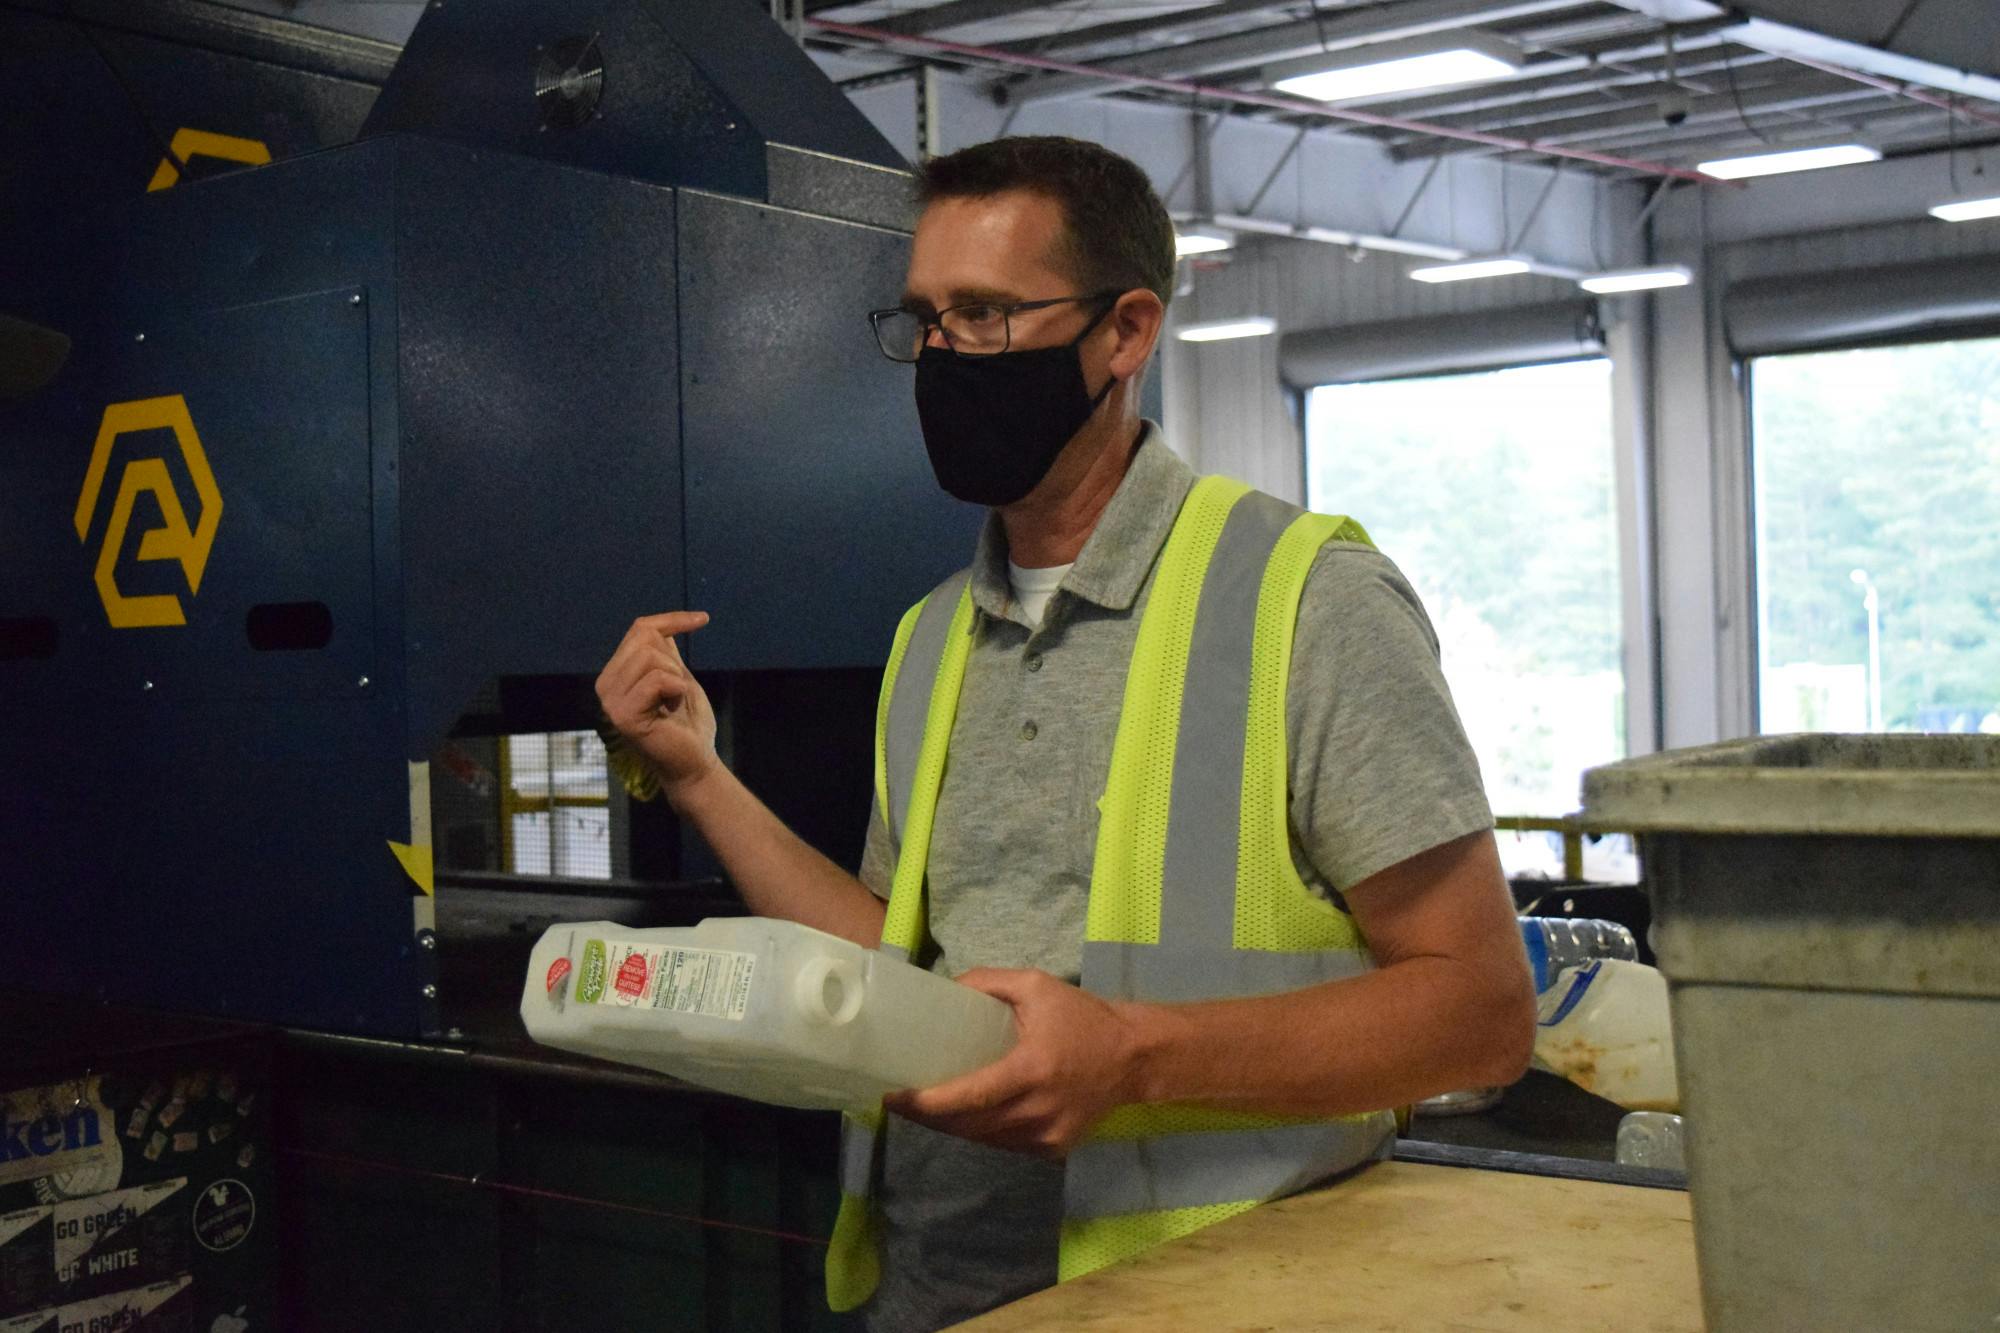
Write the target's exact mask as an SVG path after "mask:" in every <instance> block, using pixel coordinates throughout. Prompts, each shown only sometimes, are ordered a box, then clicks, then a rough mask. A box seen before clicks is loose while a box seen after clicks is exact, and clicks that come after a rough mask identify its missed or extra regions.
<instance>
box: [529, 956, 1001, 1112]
mask: <svg viewBox="0 0 2000 1333" xmlns="http://www.w3.org/2000/svg"><path fill="white" fill-rule="evenodd" d="M521 1021H522V1022H523V1023H524V1024H526V1025H527V1029H528V1035H529V1036H530V1037H532V1038H534V1039H535V1040H536V1041H538V1042H540V1043H542V1044H543V1045H545V1046H554V1047H557V1048H559V1049H561V1050H565V1051H575V1052H577V1053H578V1054H580V1055H594V1056H597V1057H599V1058H600V1059H605V1060H617V1061H620V1062H621V1063H624V1064H631V1065H638V1066H640V1067H642V1068H646V1069H652V1070H657V1071H658V1072H660V1073H663V1074H671V1075H673V1076H674V1077H675V1078H679V1079H684V1080H686V1081H687V1082H689V1083H694V1084H698V1085H700V1086H701V1087H704V1088H713V1089H715V1090H716V1091H718V1092H727V1093H734V1094H735V1095H737V1096H740V1097H750V1098H754V1099H755V1100H757V1101H762V1102H771V1103H773V1104H775V1105H778V1106H799V1107H807V1108H814V1109H825V1110H846V1109H851V1108H859V1107H865V1106H872V1105H874V1104H875V1103H876V1102H877V1101H878V1100H880V1098H881V1097H882V1095H883V1094H884V1093H886V1092H893V1091H896V1090H898V1089H901V1088H927V1087H931V1086H933V1085H935V1084H938V1083H942V1082H944V1081H945V1080H946V1079H950V1078H955V1077H957V1076H958V1075H960V1074H963V1073H968V1072H970V1071H971V1070H974V1069H977V1068H979V1067H980V1066H981V1065H985V1064H990V1063H991V1062H992V1061H994V1060H997V1059H999V1058H1000V1057H1001V1056H1002V1055H1005V1054H1006V1053H1007V1051H1008V1050H1009V1049H1010V1048H1011V1047H1012V1046H1013V1044H1014V1011H1013V1010H1012V1009H1011V1008H1009V1007H1008V1005H1006V1004H1005V1003H1004V1002H1002V1001H1000V1000H996V999H994V998H993V997H992V996H990V995H987V994H984V993H982V992H980V991H976V990H973V989H972V988H971V987H969V986H961V985H959V984H958V983H957V982H955V981H952V980H950V979H949V978H947V977H941V976H937V975H935V974H933V973H930V972H926V971H924V970H923V969H922V968H920V967H913V966H911V965H910V964H908V963H903V962H898V961H897V960H895V959H893V958H890V957H889V956H888V955H886V954H883V953H879V952H877V951H875V950H873V949H864V948H862V947H861V946H860V945H858V944H855V943H854V942H853V941H852V940H845V939H841V938H840V937H838V936H835V935H828V934H825V933H824V932H822V931H817V930H814V929H812V928H811V927H809V926H801V925H798V924H797V923H795V922H790V921H778V920H773V919H771V918H768V917H725V918H712V919H710V920H707V921H703V922H701V923H700V924H699V925H696V926H691V927H678V928H671V929H652V930H634V929H628V928H626V927H624V926H621V925H618V924H617V923H615V922H611V921H585V922H576V923H571V924H566V925H556V926H551V927H550V928H549V929H548V931H547V932H546V933H544V934H543V936H542V938H541V941H540V942H539V943H538V944H536V946H535V950H534V953H533V954H532V955H531V956H530V959H529V963H528V977H527V981H526V983H525V984H524V986H523V989H522V993H521Z"/></svg>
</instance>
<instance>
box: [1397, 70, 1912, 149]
mask: <svg viewBox="0 0 2000 1333" xmlns="http://www.w3.org/2000/svg"><path fill="white" fill-rule="evenodd" d="M1880 96H1881V94H1880V93H1879V92H1877V91H1876V90H1874V89H1873V88H1861V87H1857V86H1855V85H1854V84H1852V83H1846V82H1841V81H1838V80H1834V81H1829V80H1826V79H1813V80H1810V81H1806V80H1801V81H1797V82H1794V83H1790V84H1785V85H1782V86H1780V87H1777V88H1766V89H1761V90H1758V91H1756V92H1745V93H1744V94H1743V97H1742V101H1741V106H1740V110H1739V105H1738V101H1737V99H1736V98H1735V97H1733V96H1730V95H1729V94H1726V93H1725V94H1723V95H1722V96H1719V97H1701V98H1696V99H1694V100H1693V101H1691V102H1690V103H1689V106H1688V113H1687V118H1686V119H1685V120H1683V121H1682V122H1680V124H1679V125H1668V124H1667V123H1666V122H1665V121H1664V120H1663V119H1662V117H1661V115H1660V113H1659V111H1658V110H1657V109H1656V108H1654V107H1652V106H1650V105H1635V106H1626V107H1622V108H1619V109H1617V110H1613V111H1604V112H1599V113H1598V114H1595V115H1589V116H1567V117H1564V118H1563V119H1560V120H1552V121H1549V122H1547V123H1546V124H1542V125H1539V126H1537V127H1536V128H1535V132H1534V133H1533V135H1532V136H1528V137H1532V138H1533V140H1534V142H1535V143H1537V144H1543V145H1561V146H1564V147H1567V146H1570V145H1573V144H1580V143H1590V142H1593V141H1595V140H1598V139H1602V138H1605V137H1607V136H1611V135H1621V134H1626V133H1632V134H1639V135H1642V136H1643V135H1647V134H1651V135H1657V136H1664V135H1666V134H1667V133H1669V132H1676V131H1678V130H1679V129H1680V128H1681V127H1682V126H1696V127H1699V126H1703V125H1716V124H1726V123H1730V122H1737V123H1740V122H1741V121H1742V119H1743V117H1744V116H1745V115H1749V116H1788V115H1796V114H1800V113H1810V112H1813V111H1815V110H1816V109H1818V108H1820V107H1828V106H1842V105H1848V104H1852V103H1856V102H1863V101H1870V100H1873V99H1875V98H1878V97H1880ZM1648 142H1651V140H1648ZM1475 148H1476V145H1460V144H1450V143H1441V142H1438V141H1436V140H1433V141H1432V142H1431V144H1429V145H1424V144H1412V145H1410V146H1408V147H1405V148H1399V149H1392V150H1391V153H1390V155H1391V156H1392V157H1394V158H1395V159H1396V160H1397V161H1399V162H1407V161H1418V160H1422V159H1424V158H1429V157H1440V156H1444V157H1449V156H1454V155H1456V154H1458V153H1461V152H1466V151H1471V150H1473V149H1475Z"/></svg>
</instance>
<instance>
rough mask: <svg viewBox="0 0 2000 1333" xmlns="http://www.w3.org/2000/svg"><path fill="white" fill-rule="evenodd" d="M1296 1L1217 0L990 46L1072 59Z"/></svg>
mask: <svg viewBox="0 0 2000 1333" xmlns="http://www.w3.org/2000/svg"><path fill="white" fill-rule="evenodd" d="M1297 2H1298V0H1290V4H1287V3H1286V0H1219V2H1218V3H1215V4H1207V5H1202V6H1200V7H1199V8H1195V9H1181V10H1176V11H1175V12H1173V13H1171V14H1153V15H1149V16H1148V17H1146V18H1140V19H1119V20H1117V21H1116V22H1113V23H1094V24H1092V25H1091V26H1090V27H1088V28H1070V29H1068V30H1067V31H1064V32H1052V33H1049V34H1047V35H1046V36H1041V37H1027V38H1023V39H1022V40H1020V41H1017V42H994V43H993V46H994V47H995V48H996V49H998V50H1002V51H1032V52H1034V53H1035V54H1037V55H1054V54H1056V53H1057V52H1067V53H1070V54H1071V55H1072V56H1074V55H1075V54H1076V53H1078V52H1084V51H1088V50H1089V49H1090V48H1092V47H1095V46H1106V45H1111V44H1114V43H1117V44H1123V43H1125V42H1126V41H1127V40H1128V39H1130V38H1134V37H1150V38H1156V39H1159V41H1173V40H1176V39H1177V38H1178V37H1179V36H1180V35H1181V34H1183V33H1201V34H1202V35H1204V36H1207V35H1212V34H1208V33H1207V32H1206V31H1205V30H1206V29H1209V28H1213V27H1215V26H1216V25H1218V24H1231V23H1237V22H1239V21H1240V20H1242V19H1245V18H1248V17H1250V16H1252V15H1256V14H1269V13H1273V12H1275V11H1277V10H1280V9H1287V8H1291V7H1293V6H1295V5H1296V4H1297ZM1191 40H1192V39H1191ZM1159 41H1155V42H1154V43H1153V44H1152V45H1158V44H1159ZM1146 49H1149V50H1150V49H1151V46H1148V47H1147V48H1146ZM1106 54H1116V55H1130V54H1132V52H1131V51H1129V50H1127V51H1118V52H1108V53H1106Z"/></svg>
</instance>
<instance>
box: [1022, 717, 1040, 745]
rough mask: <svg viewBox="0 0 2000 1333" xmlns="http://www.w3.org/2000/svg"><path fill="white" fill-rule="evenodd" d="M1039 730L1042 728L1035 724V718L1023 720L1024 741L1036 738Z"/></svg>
mask: <svg viewBox="0 0 2000 1333" xmlns="http://www.w3.org/2000/svg"><path fill="white" fill-rule="evenodd" d="M1039 730H1040V728H1038V727H1037V726H1036V725H1035V723H1034V719H1032V718H1030V719H1029V720H1028V721H1026V722H1023V723H1022V724H1021V739H1022V740H1024V741H1031V740H1033V739H1035V735H1036V733H1037V732H1038V731H1039Z"/></svg>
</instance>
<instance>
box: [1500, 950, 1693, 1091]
mask: <svg viewBox="0 0 2000 1333" xmlns="http://www.w3.org/2000/svg"><path fill="white" fill-rule="evenodd" d="M1535 1063H1536V1064H1537V1065H1539V1066H1540V1067H1542V1068H1543V1069H1548V1070H1551V1071H1553V1072H1555V1073H1557V1074H1560V1075H1562V1076H1563V1077H1564V1078H1566V1079H1568V1080H1569V1081H1570V1082H1572V1083H1574V1084H1576V1085H1577V1086H1578V1087H1580V1088H1583V1089H1585V1090H1586V1091H1589V1092H1594V1093H1596V1094H1597V1095H1598V1096H1600V1097H1606V1098H1609V1099H1610V1100H1612V1101H1614V1102H1617V1103H1618V1104H1619V1105H1620V1106H1622V1107H1624V1108H1625V1109H1626V1110H1628V1111H1674V1110H1678V1109H1679V1108H1680V1090H1679V1087H1678V1085H1677V1083H1676V1081H1675V1074H1674V1040H1673V1028H1672V1026H1671V1024H1670V1021H1669V1019H1668V1015H1667V982H1666V978H1665V977H1663V976H1661V975H1660V973H1659V970H1658V969H1657V968H1651V967H1647V966H1646V965H1645V964H1643V963H1634V962H1627V961H1625V960H1624V959H1620V958H1599V959H1594V960H1592V961H1591V962H1588V963H1585V964H1584V965H1583V966H1581V967H1572V968H1568V969H1566V970H1564V971H1563V972H1562V973H1560V974H1559V975H1558V976H1557V977H1556V982H1555V985H1553V986H1551V987H1550V988H1549V989H1548V990H1547V991H1545V992H1543V994H1542V1000H1541V1018H1540V1026H1538V1027H1537V1028H1536V1029H1535Z"/></svg>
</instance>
